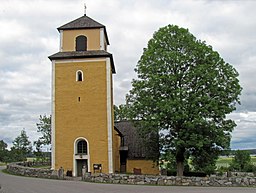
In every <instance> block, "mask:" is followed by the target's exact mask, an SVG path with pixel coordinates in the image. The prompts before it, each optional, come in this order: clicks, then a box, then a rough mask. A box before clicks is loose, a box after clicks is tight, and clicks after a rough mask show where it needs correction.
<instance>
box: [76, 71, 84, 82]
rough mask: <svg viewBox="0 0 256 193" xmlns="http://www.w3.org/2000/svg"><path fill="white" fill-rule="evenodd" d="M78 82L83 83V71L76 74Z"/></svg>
mask: <svg viewBox="0 0 256 193" xmlns="http://www.w3.org/2000/svg"><path fill="white" fill-rule="evenodd" d="M76 81H83V71H81V70H78V71H77V72H76Z"/></svg>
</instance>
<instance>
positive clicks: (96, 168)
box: [93, 164, 102, 173]
mask: <svg viewBox="0 0 256 193" xmlns="http://www.w3.org/2000/svg"><path fill="white" fill-rule="evenodd" d="M101 169H102V166H101V164H93V170H94V173H95V170H98V171H99V172H100V173H101Z"/></svg>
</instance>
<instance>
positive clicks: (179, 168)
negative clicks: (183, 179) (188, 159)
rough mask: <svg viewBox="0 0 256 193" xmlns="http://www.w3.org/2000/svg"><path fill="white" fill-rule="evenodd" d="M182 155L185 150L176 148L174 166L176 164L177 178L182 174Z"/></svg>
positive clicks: (183, 158)
mask: <svg viewBox="0 0 256 193" xmlns="http://www.w3.org/2000/svg"><path fill="white" fill-rule="evenodd" d="M184 153H185V148H183V147H182V148H177V152H176V164H177V176H183V172H184V160H185V157H184Z"/></svg>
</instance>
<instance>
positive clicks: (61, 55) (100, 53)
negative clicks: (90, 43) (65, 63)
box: [48, 50, 116, 73]
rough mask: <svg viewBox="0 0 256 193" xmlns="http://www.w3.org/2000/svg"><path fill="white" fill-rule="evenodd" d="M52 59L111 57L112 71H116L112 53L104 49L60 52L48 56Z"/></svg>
mask: <svg viewBox="0 0 256 193" xmlns="http://www.w3.org/2000/svg"><path fill="white" fill-rule="evenodd" d="M48 58H49V59H50V60H61V59H78V58H110V62H111V67H112V73H116V70H115V65H114V60H113V56H112V54H110V53H108V52H106V51H104V50H89V51H72V52H58V53H55V54H53V55H51V56H49V57H48Z"/></svg>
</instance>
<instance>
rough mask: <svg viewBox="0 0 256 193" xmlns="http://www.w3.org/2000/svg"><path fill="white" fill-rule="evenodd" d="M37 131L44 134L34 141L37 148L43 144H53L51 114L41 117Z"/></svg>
mask: <svg viewBox="0 0 256 193" xmlns="http://www.w3.org/2000/svg"><path fill="white" fill-rule="evenodd" d="M36 126H37V132H39V133H41V134H42V137H39V139H38V140H37V141H35V142H34V144H35V145H36V147H37V148H40V146H41V145H50V144H51V116H49V117H47V116H46V115H44V116H42V115H40V117H39V123H37V124H36Z"/></svg>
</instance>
